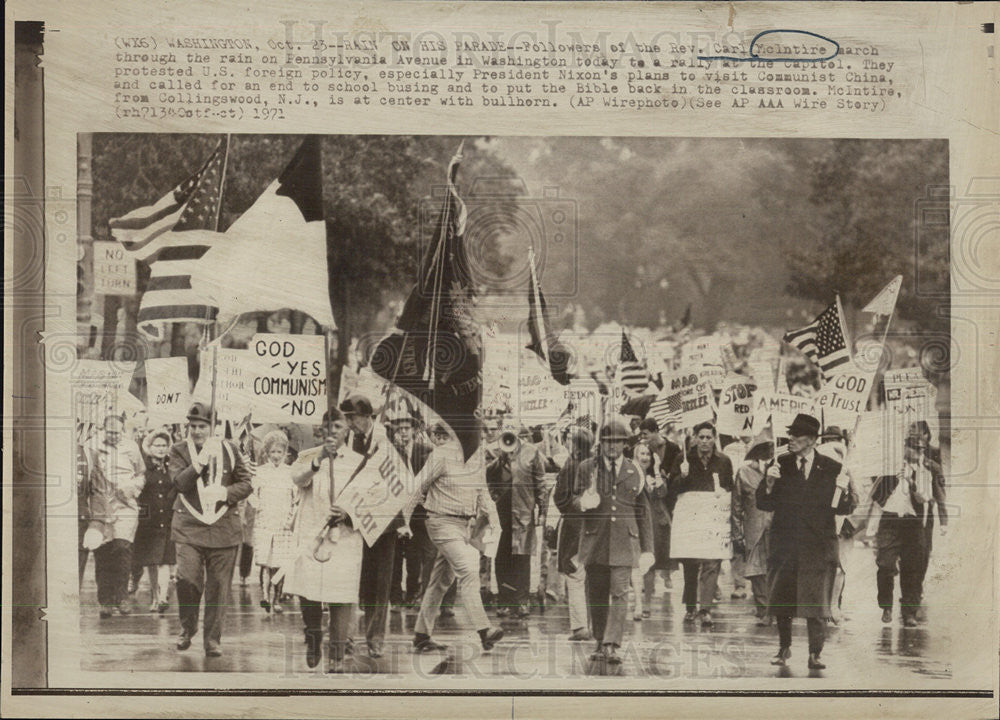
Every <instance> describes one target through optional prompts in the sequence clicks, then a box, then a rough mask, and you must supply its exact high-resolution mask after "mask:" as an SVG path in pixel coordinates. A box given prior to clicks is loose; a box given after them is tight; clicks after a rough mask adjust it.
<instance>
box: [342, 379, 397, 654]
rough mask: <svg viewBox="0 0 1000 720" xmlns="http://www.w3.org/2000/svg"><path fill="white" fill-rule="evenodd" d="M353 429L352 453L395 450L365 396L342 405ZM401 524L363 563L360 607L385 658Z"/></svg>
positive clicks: (372, 648) (371, 649) (372, 650)
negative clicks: (390, 602) (385, 448)
mask: <svg viewBox="0 0 1000 720" xmlns="http://www.w3.org/2000/svg"><path fill="white" fill-rule="evenodd" d="M340 411H341V412H342V413H343V414H344V417H345V418H346V420H347V424H348V426H349V427H350V429H351V438H350V446H351V450H352V451H353V452H355V453H357V454H359V455H361V456H363V457H368V456H371V455H373V454H374V453H375V452H377V450H378V449H379V448H380V447H391V444H390V442H389V438H388V436H387V435H386V432H385V427H384V426H382V425H380V424H379V423H377V422H376V421H375V411H374V409H373V408H372V403H371V401H370V400H369V399H368V398H367V397H365V396H364V395H361V394H354V395H349V396H348V397H346V398H345V399H344V401H343V402H342V403H340ZM401 525H402V523H401V522H396V521H393V522H392V523H389V525H388V526H387V527H386V528H385V530H384V531H383V532H382V534H381V535H380V536H379V538H378V540H376V541H375V543H374V544H372V545H370V546H369V545H368V544H365V548H364V558H363V560H362V563H361V596H360V607H361V610H362V611H363V612H364V614H365V638H366V639H367V642H368V654H369V655H370V656H371V657H375V658H377V657H381V656H382V647H383V645H384V643H385V631H386V625H387V624H388V620H389V598H390V593H391V591H392V566H393V563H394V562H395V558H396V538H397V532H396V531H397V530H398V529H399V527H400V526H401Z"/></svg>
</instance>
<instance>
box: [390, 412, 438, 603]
mask: <svg viewBox="0 0 1000 720" xmlns="http://www.w3.org/2000/svg"><path fill="white" fill-rule="evenodd" d="M385 419H386V422H387V423H388V430H389V439H390V440H391V441H392V444H393V445H395V446H396V450H398V451H399V454H400V457H401V462H403V463H404V464H405V465H406V466H407V468H409V470H410V472H412V473H413V474H414V475H416V474H417V473H418V472H420V471H421V470H422V469H423V467H424V463H425V462H427V457H428V456H429V455H430V454H431V446H430V445H428V444H427V443H426V442H424V441H423V440H421V439H419V438H417V437H415V436H414V432H413V425H414V418H413V416H412V415H411V414H410V413H409V412H408V410H406V409H404V408H396V409H394V410H393V411H391V412H390V413H388V414H387V416H386V418H385ZM426 519H427V511H426V510H425V509H424V507H423V506H420V505H418V506H417V507H416V509H414V511H413V517H411V518H410V533H411V534H410V535H409V536H407V535H406V534H405V528H403V527H400V528H399V530H398V532H399V533H401V535H400V537H399V539H398V544H397V546H396V559H395V562H394V563H393V568H392V589H391V592H390V594H389V600H390V602H391V603H392V604H393V605H394V606H395V605H402V604H404V602H405V603H406V604H409V605H416V604H419V602H420V598H421V596H423V594H424V590H425V589H426V587H427V579H428V578H429V577H430V575H431V567H432V566H433V565H434V557H435V556H436V555H437V550H435V549H434V543H432V542H431V539H430V538H429V537H428V536H427V526H426V523H425V521H426ZM404 563H405V565H406V592H405V593H404V592H403V586H402V580H403V565H404Z"/></svg>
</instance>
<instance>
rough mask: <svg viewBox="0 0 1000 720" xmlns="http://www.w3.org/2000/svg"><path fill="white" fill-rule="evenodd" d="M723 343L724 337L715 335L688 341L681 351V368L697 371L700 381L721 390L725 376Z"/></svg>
mask: <svg viewBox="0 0 1000 720" xmlns="http://www.w3.org/2000/svg"><path fill="white" fill-rule="evenodd" d="M723 343H724V339H723V338H721V337H719V336H715V335H709V336H707V337H701V338H696V339H694V340H690V341H688V342H687V343H686V344H685V345H684V348H683V350H682V351H681V370H687V371H694V372H697V373H698V375H699V377H700V379H701V381H702V382H707V383H709V384H710V385H711V387H712V389H713V390H721V389H722V384H723V382H724V381H725V378H726V368H725V362H724V360H723V354H722V345H723Z"/></svg>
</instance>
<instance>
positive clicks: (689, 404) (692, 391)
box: [650, 372, 715, 428]
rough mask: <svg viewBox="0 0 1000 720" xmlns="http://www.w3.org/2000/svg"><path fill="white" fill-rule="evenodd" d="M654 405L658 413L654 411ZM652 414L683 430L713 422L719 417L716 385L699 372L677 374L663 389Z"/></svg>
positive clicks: (651, 409) (661, 420)
mask: <svg viewBox="0 0 1000 720" xmlns="http://www.w3.org/2000/svg"><path fill="white" fill-rule="evenodd" d="M654 406H655V407H656V408H658V410H654V409H653V407H654ZM659 408H662V411H661V410H659ZM650 412H651V413H653V414H654V416H656V415H657V414H659V415H660V417H657V421H658V422H661V424H663V423H665V422H672V423H674V424H676V426H677V427H680V428H688V427H694V426H695V425H697V424H698V423H700V422H705V421H709V422H711V421H712V420H713V419H714V417H715V396H714V395H713V393H712V386H711V385H710V384H709V383H708V382H706V381H705V380H703V379H702V378H701V375H700V374H699V373H698V372H677V373H674V374H673V375H671V376H669V377H668V378H667V379H666V380H665V381H664V384H663V390H662V392H661V393H660V394H659V395H658V396H657V398H656V401H655V402H654V403H653V406H651V407H650ZM661 418H662V419H661Z"/></svg>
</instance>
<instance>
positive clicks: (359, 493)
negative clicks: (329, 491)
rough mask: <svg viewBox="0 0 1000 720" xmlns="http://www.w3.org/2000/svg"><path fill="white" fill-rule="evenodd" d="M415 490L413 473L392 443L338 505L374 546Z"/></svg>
mask: <svg viewBox="0 0 1000 720" xmlns="http://www.w3.org/2000/svg"><path fill="white" fill-rule="evenodd" d="M414 490H415V488H414V487H413V473H411V472H410V470H409V468H407V466H406V463H404V462H403V458H402V457H401V456H400V454H399V452H398V451H397V450H396V448H395V447H394V446H393V445H392V443H388V442H384V443H379V446H378V448H377V449H376V450H375V453H374V454H373V455H372V456H370V457H369V458H368V460H367V462H365V464H364V466H363V467H362V468H361V470H360V471H358V473H357V474H356V475H355V476H354V478H353V479H352V480H351V481H350V482H349V483H347V485H346V487H345V488H344V489H343V491H341V493H340V494H339V495H338V496H337V502H336V504H337V505H338V506H339V507H341V508H343V509H344V510H346V511H347V513H348V514H349V515H350V516H351V522H352V524H353V525H354V528H355V529H356V530H358V531H359V532H360V533H361V534H362V536H364V538H365V542H366V543H368V545H369V547H370V546H371V545H373V544H374V543H375V541H376V540H378V538H379V536H380V535H381V534H382V532H383V531H384V530H385V529H386V528H387V527H388V526H389V523H391V522H392V520H393V518H395V517H396V514H397V513H399V511H400V510H402V508H403V505H404V504H405V502H406V501H407V500H408V499H409V498H410V496H411V495H412V494H413V492H414Z"/></svg>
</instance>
